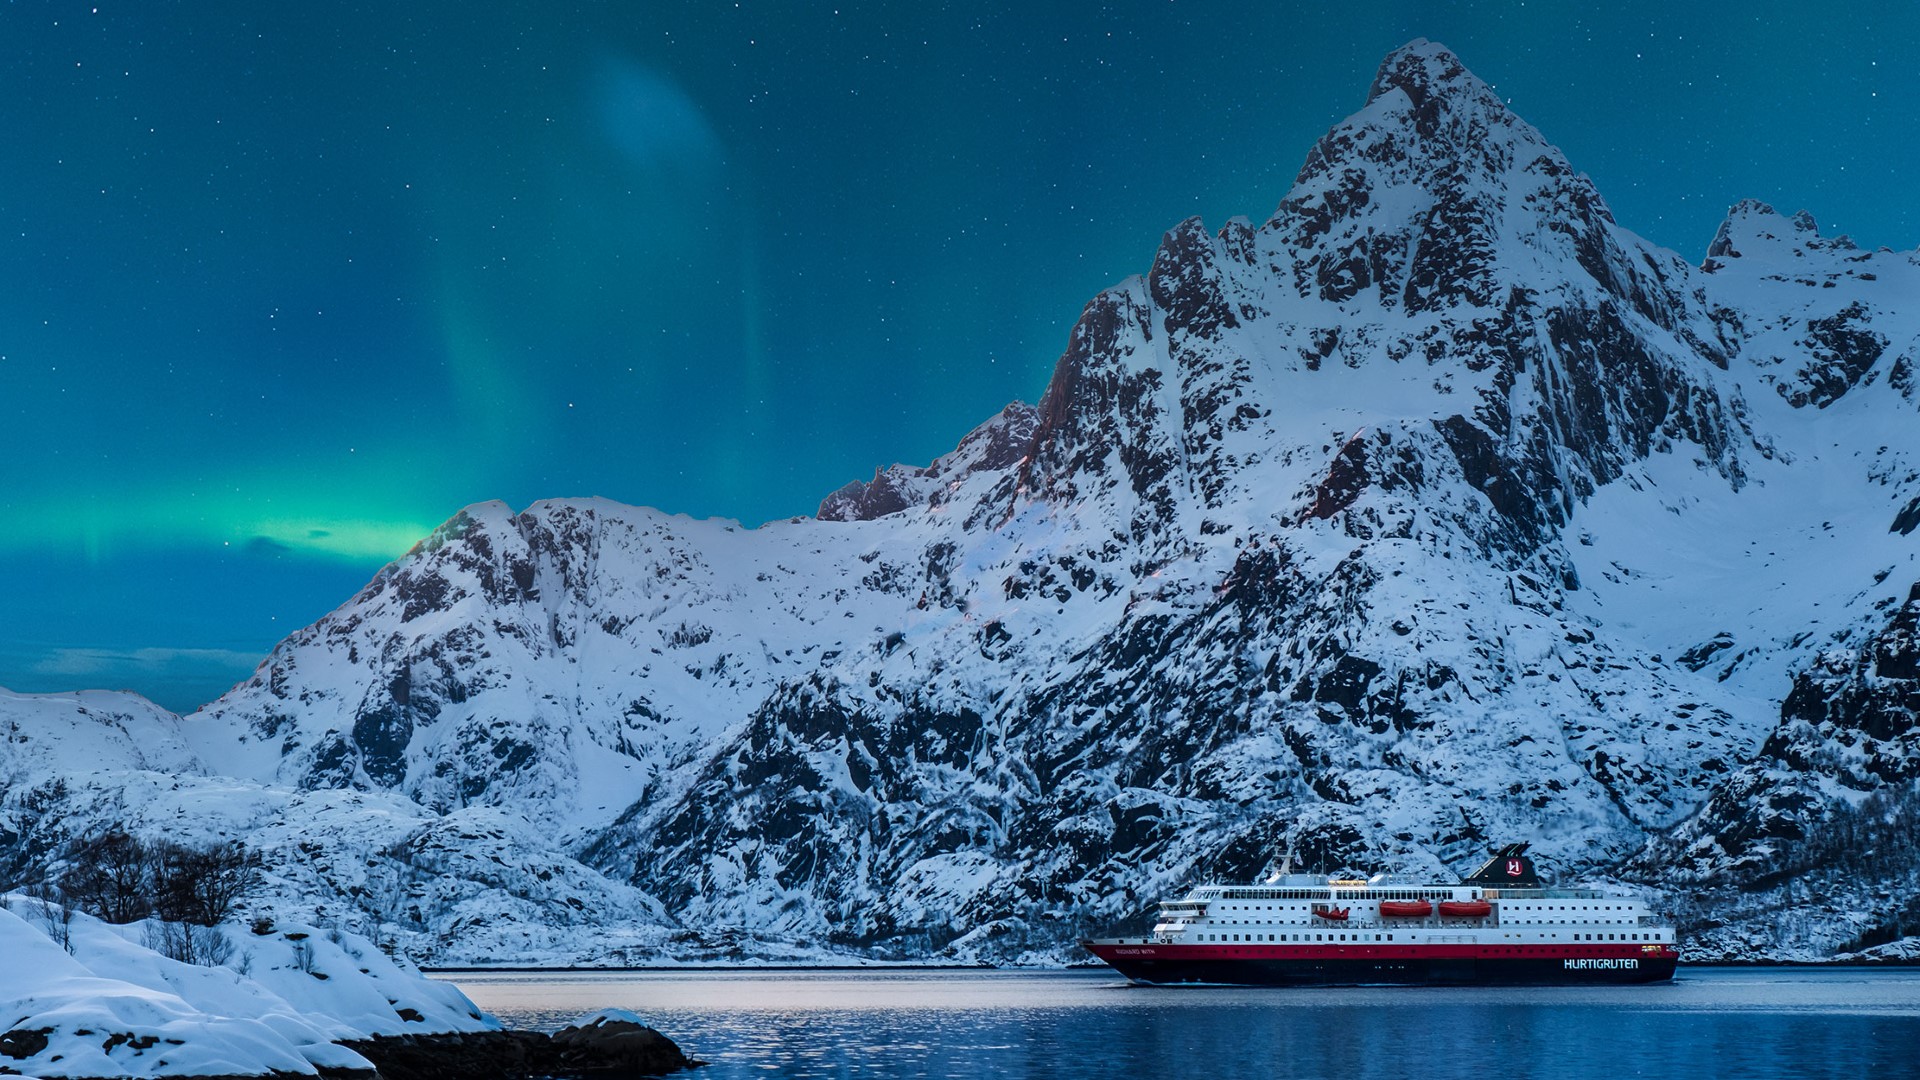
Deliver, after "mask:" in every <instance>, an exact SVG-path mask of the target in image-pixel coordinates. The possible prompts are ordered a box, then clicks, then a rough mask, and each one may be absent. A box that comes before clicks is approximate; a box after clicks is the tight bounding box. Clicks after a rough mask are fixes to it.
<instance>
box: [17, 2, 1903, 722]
mask: <svg viewBox="0 0 1920 1080" xmlns="http://www.w3.org/2000/svg"><path fill="white" fill-rule="evenodd" d="M1815 13H1817V14H1815ZM1414 37H1428V38H1432V39H1434V40H1436V41H1441V42H1444V43H1445V44H1447V45H1449V46H1451V47H1452V48H1453V49H1454V50H1455V51H1457V52H1458V53H1459V54H1460V55H1461V56H1462V58H1463V59H1465V61H1466V62H1467V64H1468V66H1469V67H1471V68H1472V69H1473V70H1474V71H1475V72H1477V73H1478V74H1479V75H1480V76H1481V77H1482V78H1485V79H1487V80H1488V81H1489V82H1492V83H1493V84H1494V85H1495V86H1496V87H1497V88H1498V89H1499V90H1500V92H1501V93H1502V94H1503V95H1506V96H1507V97H1508V98H1509V100H1510V101H1511V103H1512V105H1513V107H1514V108H1515V109H1516V110H1517V111H1518V112H1519V113H1520V114H1521V115H1522V116H1524V117H1526V118H1527V119H1528V120H1530V121H1532V122H1533V123H1534V124H1535V125H1536V126H1538V127H1539V128H1540V129H1541V130H1542V131H1543V132H1545V134H1546V135H1547V137H1548V138H1549V139H1551V140H1552V141H1554V142H1556V143H1557V144H1558V145H1559V146H1561V147H1562V148H1563V149H1564V150H1566V152H1567V154H1568V156H1569V157H1570V158H1571V159H1572V161H1573V163H1574V165H1575V166H1576V167H1577V168H1580V169H1582V170H1584V171H1586V172H1588V173H1589V174H1591V175H1592V176H1593V177H1594V179H1595V181H1596V182H1597V183H1598V185H1599V187H1600V189H1601V191H1602V193H1603V194H1604V195H1605V196H1606V198H1607V199H1608V200H1609V202H1610V203H1611V204H1612V206H1613V209H1614V211H1615V214H1616V216H1617V217H1618V218H1619V220H1620V221H1621V223H1622V224H1624V225H1626V226H1627V227H1628V228H1631V229H1633V230H1635V231H1637V232H1639V233H1641V234H1642V235H1644V236H1647V237H1649V238H1651V239H1653V240H1654V241H1656V242H1658V243H1661V244H1664V245H1667V246H1669V247H1671V248H1673V249H1675V250H1676V251H1678V252H1680V253H1681V254H1682V255H1684V256H1686V257H1687V258H1688V259H1689V260H1691V261H1695V262H1697V261H1698V260H1699V259H1700V257H1701V256H1702V255H1703V254H1704V252H1705V250H1706V246H1707V243H1708V242H1709V240H1710V239H1711V238H1712V235H1713V232H1714V229H1715V227H1716V226H1717V224H1718V223H1719V220H1720V217H1721V215H1722V214H1723V213H1724V211H1725V209H1726V207H1727V206H1728V204H1730V203H1732V202H1733V201H1735V200H1736V199H1739V198H1742V197H1747V196H1752V197H1757V198H1761V199H1764V200H1767V201H1769V202H1772V203H1775V204H1776V205H1777V206H1779V207H1780V208H1781V209H1782V210H1785V211H1792V210H1797V209H1801V208H1803V207H1804V208H1806V209H1809V210H1811V211H1812V212H1813V213H1814V215H1815V216H1816V217H1817V218H1819V220H1820V222H1821V224H1822V226H1823V228H1825V229H1827V230H1828V231H1836V230H1837V231H1845V232H1850V233H1851V234H1853V236H1854V238H1855V239H1856V240H1857V241H1859V242H1860V243H1862V244H1863V245H1867V246H1879V245H1886V246H1891V247H1896V248H1911V247H1913V246H1915V244H1916V243H1920V209H1916V203H1920V199H1917V198H1916V185H1915V178H1916V176H1917V175H1920V169H1916V165H1917V164H1920V108H1916V104H1915V103H1916V102H1920V73H1917V72H1920V63H1917V62H1916V59H1915V57H1916V46H1920V14H1916V7H1915V5H1912V4H1908V3H1903V2H1902V3H1884V4H1876V3H1869V4H1857V5H1855V4H1844V5H1843V4H1826V5H1808V4H1768V3H1755V2H1747V3H1737V4H1733V3H1729V4H1707V3H1683V4H1682V3H1671V2H1662V3H1626V4H1612V5H1575V4H1560V3H1541V2H1537V0H1536V2H1534V3H1527V4H1521V3H1504V4H1503V3H1478V4H1465V3H1461V4H1446V3H1431V2H1428V3H1372V4H1348V3H1329V4H1324V5H1320V4H1256V3H1244V4H1229V3H1188V2H1184V0H1183V2H1179V3H1166V2H1164V0H1162V2H1147V0H1142V2H1139V3H1129V4H1116V5H1094V4H1072V5H1069V4H1051V5H1050V4H1043V3H1032V2H1022V3H1013V4H985V3H983V4H954V5H937V4H932V3H919V4H905V3H903V4H897V5H885V6H882V5H872V6H867V5H859V4H853V3H843V4H839V5H837V6H836V5H833V4H815V3H799V2H784V3H772V2H762V0H743V2H741V3H738V4H735V3H732V2H731V0H723V2H699V3H677V2H676V3H653V2H647V3H625V4H619V3H607V4H595V5H582V6H565V5H560V4H549V3H528V4H496V3H484V2H476V0H460V2H458V3H445V4H442V3H405V2H402V3H384V2H383V3H378V4H367V5H355V4H345V3H319V4H284V3H245V4H239V3H195V4H172V3H162V2H157V0H142V2H137V3H120V2H107V0H103V2H101V3H99V4H97V5H95V4H87V3H82V4H51V3H32V2H18V3H12V4H9V5H6V6H4V7H0V285H3V287H0V510H3V511H4V515H5V518H4V520H5V527H4V529H0V560H4V561H3V562H0V566H4V568H5V571H6V573H5V582H4V591H0V597H4V600H0V685H4V686H8V687H10V688H13V689H16V690H62V689H74V688H79V687H109V688H130V689H135V690H139V691H141V692H143V693H146V694H148V695H149V696H151V697H153V698H154V699H155V700H157V701H159V702H161V703H162V704H165V705H167V706H169V707H172V708H176V709H187V708H191V707H193V706H196V705H198V704H200V703H202V702H204V701H206V700H208V699H210V698H212V697H213V696H215V695H217V694H218V693H220V692H221V691H223V690H225V689H226V688H227V687H228V686H229V685H231V684H232V683H233V682H235V681H237V680H238V679H240V678H242V677H244V676H245V675H246V673H247V672H248V671H250V670H251V668H252V667H253V665H254V664H255V663H257V661H258V660H259V658H260V657H261V656H262V655H264V654H265V652H266V651H267V650H268V649H269V648H270V647H271V646H272V645H273V643H274V642H275V641H277V640H279V639H280V638H281V637H283V636H285V635H286V634H287V633H289V632H291V631H293V630H295V629H297V628H298V627H300V626H302V625H304V624H306V623H308V622H311V621H312V620H314V619H315V618H317V617H319V616H320V615H322V614H324V613H325V612H326V611H328V610H330V609H331V608H333V607H334V606H335V605H337V604H339V603H340V602H342V601H344V600H345V599H347V598H348V597H349V596H350V595H351V594H352V593H353V591H354V590H356V589H357V588H358V587H359V586H360V585H362V584H363V583H364V582H365V581H366V579H367V578H368V577H370V576H371V575H372V573H373V572H374V571H375V570H376V569H377V568H378V567H379V566H380V565H381V564H382V563H384V562H385V561H387V560H389V559H391V558H393V557H395V556H397V555H399V554H401V553H402V552H404V551H405V550H406V549H407V548H408V547H409V546H411V545H412V543H413V542H414V541H415V540H417V539H418V538H419V537H420V536H421V535H423V534H424V533H425V532H426V531H427V530H429V529H430V528H432V527H433V526H434V525H436V524H438V523H439V522H440V521H442V520H444V519H446V518H447V517H449V516H451V515H452V513H453V512H454V511H456V510H458V509H459V508H460V507H461V506H463V505H465V504H467V503H470V502H475V501H478V500H482V499H504V500H506V501H507V502H509V503H511V504H512V505H513V506H514V507H515V508H520V507H523V506H525V505H526V504H528V503H529V502H532V501H534V500H536V499H540V498H545V497H551V496H578V495H602V496H606V497H608V498H612V499H616V500H619V501H622V502H628V503H637V504H643V505H650V506H657V507H661V508H663V509H666V510H670V511H674V512H684V513H688V514H693V515H696V516H712V515H720V516H728V517H735V518H739V519H741V520H743V521H745V522H747V523H750V524H757V523H759V522H762V521H765V520H768V519H772V518H779V517H786V516H790V515H795V514H804V513H810V512H812V510H813V509H814V507H815V506H816V505H817V503H818V501H819V499H820V497H821V496H823V495H824V494H826V493H827V492H829V491H831V490H832V489H834V488H835V487H838V486H839V485H841V484H843V483H845V482H846V481H847V480H850V479H854V478H856V477H866V476H869V475H871V473H872V470H873V469H874V467H875V466H878V465H885V464H888V463H891V462H894V461H907V462H914V463H924V462H926V461H928V460H930V459H931V458H933V457H934V456H936V455H938V454H940V453H942V452H944V451H945V450H948V449H951V448H952V446H953V444H954V443H955V442H956V441H958V439H959V438H960V436H961V435H963V434H964V433H965V432H966V431H967V430H968V429H969V428H970V427H972V426H973V425H974V424H975V423H977V422H979V421H980V420H983V419H985V418H986V417H988V416H989V415H991V414H992V413H994V412H995V411H997V410H998V409H999V408H1000V407H1001V406H1002V405H1004V404H1005V403H1006V402H1007V401H1009V400H1011V399H1013V398H1024V399H1025V400H1028V401H1033V400H1036V399H1037V398H1038V396H1039V394H1040V392H1041V390H1042V389H1043V388H1044V386H1045V382H1046V377H1047V374H1048V372H1049V371H1050V370H1051V367H1052V365H1053V362H1054V360H1055V358H1056V357H1057V356H1058V354H1059V351H1060V348H1061V347H1062V345H1063V344H1064V342H1065V340H1066V334H1067V330H1068V328H1069V327H1070V326H1071V325H1072V323H1073V320H1074V319H1075V317H1076V316H1077V315H1078V313H1079V311H1080V308H1081V305H1082V304H1083V303H1084V302H1085V301H1086V300H1087V299H1088V298H1089V297H1091V296H1092V295H1093V294H1094V293H1096V292H1097V291H1099V290H1100V289H1101V288H1103V287H1105V286H1107V285H1109V284H1112V283H1114V282H1116V281H1118V280H1119V279H1121V278H1123V277H1125V276H1126V275H1128V274H1130V273H1135V272H1140V271H1143V270H1145V269H1146V267H1147V266H1148V264H1149V262H1150V261H1151V258H1152V254H1153V250H1154V247H1155V244H1156V243H1157V241H1158V239H1159V236H1160V234H1161V232H1163V231H1164V230H1165V229H1166V228H1168V227H1169V226H1171V225H1173V224H1174V223H1176V222H1178V221H1179V220H1180V219H1181V218H1183V217H1185V216H1187V215H1190V214H1199V215H1201V216H1203V217H1204V218H1205V219H1206V220H1207V222H1208V223H1209V224H1210V225H1212V226H1215V227H1217V226H1218V225H1219V224H1220V223H1221V222H1223V221H1224V220H1225V219H1226V218H1228V217H1230V216H1232V215H1236V214H1244V215H1247V216H1249V217H1252V218H1254V219H1255V220H1261V219H1263V218H1265V217H1266V215H1267V214H1268V213H1270V212H1271V210H1272V209H1273V207H1274V205H1275V204H1276V203H1278V201H1279V200H1280V198H1281V196H1282V195H1283V194H1284V193H1285V191H1286V189H1287V186H1288V184H1289V182H1290V181H1291V179H1292V177H1293V175H1294V173H1295V171H1296V170H1297V169H1298V168H1299V165H1300V162H1301V161H1302V159H1303V158H1304V156H1305V154H1306V152H1307V149H1308V147H1309V146H1310V145H1311V144H1312V142H1313V140H1314V139H1315V138H1316V137H1318V136H1319V135H1320V134H1321V133H1322V132H1323V131H1324V130H1326V128H1327V127H1329V126H1330V125H1331V124H1333V123H1334V122H1336V121H1337V120H1339V119H1340V118H1341V117H1343V116H1345V115H1347V114H1348V113H1351V112H1353V111H1354V110H1356V109H1358V108H1359V107H1360V105H1361V104H1362V101H1363V99H1364V95H1365V92H1366V88H1367V84H1368V81H1369V80H1370V79H1371V78H1372V75H1373V72H1374V70H1375V68H1376V67H1377V66H1378V64H1379V61H1380V59H1381V57H1382V56H1383V55H1384V54H1385V53H1387V52H1388V51H1389V50H1391V49H1393V48H1395V47H1397V46H1399V45H1401V44H1403V43H1405V42H1406V41H1408V40H1409V39H1412V38H1414Z"/></svg>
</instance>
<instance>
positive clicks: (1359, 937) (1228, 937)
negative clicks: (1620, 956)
mask: <svg viewBox="0 0 1920 1080" xmlns="http://www.w3.org/2000/svg"><path fill="white" fill-rule="evenodd" d="M1200 940H1201V941H1241V940H1246V941H1365V940H1367V935H1365V934H1279V935H1274V934H1268V935H1266V936H1265V937H1262V936H1261V935H1259V934H1246V935H1241V934H1202V935H1200ZM1373 940H1375V941H1392V940H1393V935H1392V934H1387V935H1386V936H1384V937H1382V936H1381V935H1379V934H1375V935H1373ZM1573 940H1575V941H1659V940H1660V935H1658V934H1575V935H1573Z"/></svg>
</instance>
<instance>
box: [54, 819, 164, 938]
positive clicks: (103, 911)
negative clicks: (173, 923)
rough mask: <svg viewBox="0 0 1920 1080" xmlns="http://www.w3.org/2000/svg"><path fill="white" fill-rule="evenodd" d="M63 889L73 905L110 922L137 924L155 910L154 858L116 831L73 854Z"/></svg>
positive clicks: (132, 839) (120, 831) (63, 879)
mask: <svg viewBox="0 0 1920 1080" xmlns="http://www.w3.org/2000/svg"><path fill="white" fill-rule="evenodd" d="M70 861H71V862H72V864H73V868H72V869H70V870H68V871H67V873H66V874H65V875H63V876H62V877H61V879H60V886H61V888H62V889H63V890H64V891H65V892H66V894H67V895H68V896H69V897H71V898H72V900H73V902H74V903H76V904H78V905H79V906H80V907H81V908H82V909H84V910H85V911H87V912H88V913H89V914H91V915H95V916H98V917H99V918H101V919H104V920H106V921H107V922H110V923H130V922H138V921H139V920H141V919H144V918H146V917H147V916H148V915H149V914H150V913H151V912H152V911H153V902H152V899H151V897H152V893H153V881H152V878H153V857H152V854H151V852H150V851H149V850H148V848H147V846H146V845H145V844H142V843H141V842H140V841H139V839H138V838H136V837H133V836H131V835H128V834H127V833H126V832H124V831H122V830H119V829H115V830H113V831H112V832H109V833H107V834H106V835H105V836H102V837H100V838H98V839H96V840H93V841H91V842H90V843H87V844H85V845H83V846H82V847H81V848H80V849H79V850H77V851H76V852H74V853H73V855H72V857H71V859H70Z"/></svg>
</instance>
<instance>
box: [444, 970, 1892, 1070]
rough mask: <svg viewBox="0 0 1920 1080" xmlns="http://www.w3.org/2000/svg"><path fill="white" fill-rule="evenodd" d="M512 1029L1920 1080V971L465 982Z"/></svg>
mask: <svg viewBox="0 0 1920 1080" xmlns="http://www.w3.org/2000/svg"><path fill="white" fill-rule="evenodd" d="M441 977H442V978H446V979H449V980H451V981H453V982H456V983H458V984H459V985H460V988H461V989H462V990H465V991H466V992H467V994H468V995H469V996H471V997H472V998H473V1000H474V1001H476V1002H477V1003H479V1004H480V1005H481V1006H482V1007H483V1008H486V1009H488V1010H491V1011H492V1012H493V1013H494V1014H495V1015H497V1016H499V1017H500V1019H501V1020H502V1021H504V1022H505V1023H506V1024H507V1025H508V1026H509V1027H518V1028H541V1029H554V1028H558V1027H561V1026H563V1025H564V1024H566V1023H567V1022H568V1021H570V1020H572V1019H574V1018H575V1017H578V1016H580V1015H581V1014H583V1013H587V1012H591V1011H593V1010H595V1009H599V1008H604V1007H609V1006H617V1007H620V1008H626V1009H631V1010H633V1011H634V1012H637V1013H639V1014H640V1015H641V1016H642V1017H644V1018H645V1019H646V1020H647V1021H648V1022H649V1023H651V1024H652V1025H653V1026H655V1027H657V1028H659V1029H660V1030H661V1031H662V1032H664V1033H666V1034H667V1035H668V1036H669V1037H671V1038H673V1039H674V1040H675V1041H676V1042H678V1043H679V1044H680V1046H681V1048H682V1049H683V1050H685V1051H686V1052H687V1053H688V1054H689V1055H690V1056H692V1057H696V1058H699V1059H702V1060H704V1061H707V1062H709V1063H710V1066H709V1067H708V1068H706V1069H702V1070H700V1072H699V1073H698V1074H697V1075H698V1076H699V1077H700V1078H701V1080H726V1078H734V1077H795V1078H798V1077H835V1078H845V1077H983V1076H992V1077H1035V1078H1039V1077H1047V1078H1054V1080H1058V1078H1065V1080H1081V1078H1084V1080H1094V1078H1110V1077H1136V1076H1137V1077H1161V1076H1192V1077H1198V1076H1205V1077H1208V1078H1210V1080H1212V1078H1236V1077H1249V1078H1252V1077H1260V1078H1263V1080H1284V1078H1290V1077H1300V1078H1307V1077H1314V1078H1318V1077H1352V1076H1357V1075H1382V1076H1389V1075H1391V1076H1419V1077H1421V1078H1422V1080H1447V1078H1450V1077H1462V1078H1464V1077H1485V1076H1489V1075H1502V1076H1543V1077H1544V1076H1552V1077H1555V1078H1556V1080H1583V1078H1589V1077H1591V1078H1594V1080H1600V1078H1615V1077H1622V1076H1681V1075H1694V1076H1702V1077H1755V1078H1761V1077H1795V1078H1798V1077H1826V1076H1834V1077H1838V1076H1843V1075H1844V1076H1850V1077H1858V1076H1861V1075H1875V1074H1878V1075H1885V1076H1911V1075H1914V1073H1913V1071H1912V1070H1913V1069H1914V1068H1915V1061H1916V1055H1920V970H1916V969H1861V968H1850V969H1825V968H1739V969H1727V968H1682V969H1681V974H1680V976H1679V977H1678V978H1677V979H1675V980H1674V982H1672V983H1671V984H1659V985H1650V986H1620V987H1595V988H1570V987H1549V988H1466V989H1458V988H1449V989H1438V988H1435V989H1428V988H1408V987H1392V988H1389V987H1339V988H1328V989H1273V990H1242V989H1200V988H1183V989H1156V988H1147V987H1134V986H1129V985H1128V984H1127V983H1126V981H1125V980H1124V979H1121V978H1119V977H1118V976H1115V975H1113V974H1112V973H1110V972H1107V971H1058V972H1005V971H977V970H964V971H929V970H924V969H922V970H911V971H900V970H879V971H776V972H711V971H700V972H685V971H676V972H617V973H486V974H476V973H471V972H459V973H449V974H446V975H442V976H441Z"/></svg>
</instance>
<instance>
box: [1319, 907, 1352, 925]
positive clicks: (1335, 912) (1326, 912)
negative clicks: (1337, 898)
mask: <svg viewBox="0 0 1920 1080" xmlns="http://www.w3.org/2000/svg"><path fill="white" fill-rule="evenodd" d="M1313 913H1314V915H1315V916H1316V917H1318V918H1322V919H1332V920H1333V921H1334V922H1346V921H1347V909H1346V908H1343V907H1317V908H1314V909H1313Z"/></svg>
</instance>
